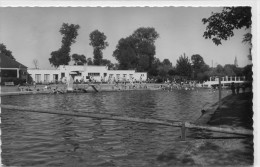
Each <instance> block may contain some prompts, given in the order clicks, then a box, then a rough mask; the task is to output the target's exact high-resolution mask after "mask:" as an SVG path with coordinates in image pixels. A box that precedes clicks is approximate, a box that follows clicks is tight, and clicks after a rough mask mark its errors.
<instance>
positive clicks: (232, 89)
mask: <svg viewBox="0 0 260 167" xmlns="http://www.w3.org/2000/svg"><path fill="white" fill-rule="evenodd" d="M230 88H231V91H232V94H233V95H234V94H236V93H235V84H234V82H232V83H231V87H230Z"/></svg>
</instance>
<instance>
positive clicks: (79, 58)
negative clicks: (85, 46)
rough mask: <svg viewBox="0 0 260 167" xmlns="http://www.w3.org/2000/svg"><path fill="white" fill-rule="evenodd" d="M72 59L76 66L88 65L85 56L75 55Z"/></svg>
mask: <svg viewBox="0 0 260 167" xmlns="http://www.w3.org/2000/svg"><path fill="white" fill-rule="evenodd" d="M72 59H73V61H74V62H75V64H74V65H84V64H86V63H87V60H86V56H84V55H78V54H73V55H72Z"/></svg>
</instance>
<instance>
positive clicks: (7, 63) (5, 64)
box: [0, 53, 27, 68]
mask: <svg viewBox="0 0 260 167" xmlns="http://www.w3.org/2000/svg"><path fill="white" fill-rule="evenodd" d="M0 68H27V67H26V66H25V65H23V64H21V63H19V62H17V61H16V60H13V59H11V58H10V57H8V56H6V55H4V54H2V53H0Z"/></svg>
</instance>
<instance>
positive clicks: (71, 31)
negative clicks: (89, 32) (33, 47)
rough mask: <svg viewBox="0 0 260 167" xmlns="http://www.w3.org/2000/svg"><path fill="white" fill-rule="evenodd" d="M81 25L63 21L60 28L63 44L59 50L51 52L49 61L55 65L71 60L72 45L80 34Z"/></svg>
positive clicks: (65, 63) (66, 63) (64, 63)
mask: <svg viewBox="0 0 260 167" xmlns="http://www.w3.org/2000/svg"><path fill="white" fill-rule="evenodd" d="M79 28H80V26H79V25H75V24H70V25H69V24H68V23H63V24H62V26H61V28H60V31H59V32H60V33H61V35H62V41H61V42H62V45H61V48H60V49H59V50H57V51H53V52H51V58H49V61H50V63H51V65H53V66H54V67H58V66H59V65H68V64H69V62H70V60H71V59H70V50H71V49H70V47H71V45H72V44H73V43H75V42H76V37H77V36H78V29H79Z"/></svg>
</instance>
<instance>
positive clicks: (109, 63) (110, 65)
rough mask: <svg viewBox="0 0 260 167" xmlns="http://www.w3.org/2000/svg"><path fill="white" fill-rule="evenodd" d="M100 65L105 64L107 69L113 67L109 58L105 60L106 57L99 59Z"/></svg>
mask: <svg viewBox="0 0 260 167" xmlns="http://www.w3.org/2000/svg"><path fill="white" fill-rule="evenodd" d="M101 65H103V66H107V67H108V69H112V68H114V64H113V63H111V61H110V60H107V59H102V61H101Z"/></svg>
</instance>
